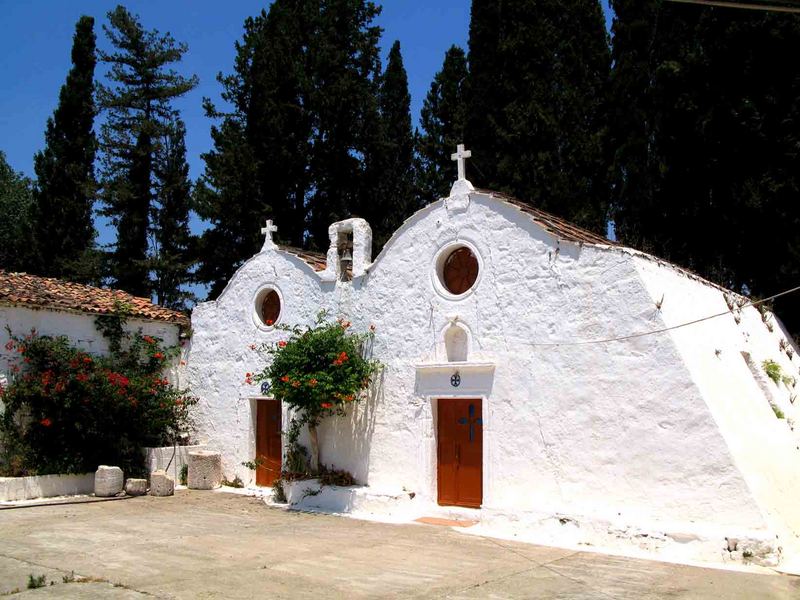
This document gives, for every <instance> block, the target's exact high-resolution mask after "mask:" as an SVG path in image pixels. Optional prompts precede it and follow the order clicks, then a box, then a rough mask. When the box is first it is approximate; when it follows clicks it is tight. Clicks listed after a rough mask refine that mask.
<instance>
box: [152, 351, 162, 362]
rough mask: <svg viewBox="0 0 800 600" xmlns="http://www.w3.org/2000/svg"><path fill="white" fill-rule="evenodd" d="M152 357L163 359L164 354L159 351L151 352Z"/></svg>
mask: <svg viewBox="0 0 800 600" xmlns="http://www.w3.org/2000/svg"><path fill="white" fill-rule="evenodd" d="M153 358H156V359H158V360H163V359H164V355H163V354H162V353H161V352H156V353H155V354H153Z"/></svg>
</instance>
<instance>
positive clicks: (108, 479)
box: [94, 465, 124, 498]
mask: <svg viewBox="0 0 800 600" xmlns="http://www.w3.org/2000/svg"><path fill="white" fill-rule="evenodd" d="M123 483H124V477H123V475H122V469H120V468H119V467H109V466H107V465H100V466H99V467H97V471H96V472H95V474H94V495H95V496H99V497H101V498H110V497H111V496H116V495H117V494H119V493H120V492H121V491H122V484H123Z"/></svg>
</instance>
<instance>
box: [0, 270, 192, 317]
mask: <svg viewBox="0 0 800 600" xmlns="http://www.w3.org/2000/svg"><path fill="white" fill-rule="evenodd" d="M115 301H121V302H124V303H126V304H128V305H130V307H131V316H133V317H137V318H140V319H148V320H152V321H166V322H168V323H175V324H176V325H183V326H188V325H189V318H188V317H187V316H186V315H185V314H183V313H181V312H178V311H175V310H172V309H169V308H164V307H163V306H159V305H158V304H153V303H152V302H151V301H150V300H149V299H147V298H139V297H136V296H133V295H131V294H128V293H127V292H123V291H121V290H110V289H106V288H98V287H92V286H90V285H83V284H80V283H72V282H69V281H62V280H60V279H52V278H50V277H38V276H36V275H28V274H27V273H8V272H6V271H0V304H12V305H22V306H36V307H41V308H49V309H53V310H70V311H79V312H85V313H92V314H107V313H110V312H112V311H113V310H114V303H115Z"/></svg>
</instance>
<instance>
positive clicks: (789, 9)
mask: <svg viewBox="0 0 800 600" xmlns="http://www.w3.org/2000/svg"><path fill="white" fill-rule="evenodd" d="M667 2H679V3H681V4H700V5H702V6H719V7H724V8H744V9H747V10H763V11H771V12H784V13H800V4H797V3H795V2H789V1H788V0H787V2H783V3H775V2H737V1H736V0H731V1H730V2H726V1H725V0H667Z"/></svg>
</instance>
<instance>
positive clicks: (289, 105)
mask: <svg viewBox="0 0 800 600" xmlns="http://www.w3.org/2000/svg"><path fill="white" fill-rule="evenodd" d="M308 10H309V6H308V3H306V4H305V5H304V4H302V3H291V2H284V1H281V0H278V1H277V2H275V3H273V4H272V7H271V8H270V12H269V14H267V13H265V12H264V11H262V12H261V14H260V15H258V16H256V17H254V18H248V19H247V20H246V21H245V26H244V30H245V33H244V37H243V39H242V41H241V42H239V43H237V44H236V52H237V54H236V60H235V63H234V72H233V74H231V75H228V76H223V75H222V74H220V75H218V77H217V79H218V81H220V83H221V84H222V86H223V92H222V99H223V100H224V101H225V102H227V103H228V104H230V105H231V106H232V110H229V111H227V112H225V113H222V112H220V111H218V110H217V109H216V107H215V106H214V104H213V103H212V102H211V101H210V100H208V99H206V100H205V109H206V114H207V116H209V117H210V118H212V119H218V120H221V123H220V125H218V126H217V125H214V126H212V128H211V136H212V139H213V141H214V147H213V149H212V150H211V151H210V152H208V153H206V154H204V155H203V160H204V161H205V163H206V168H205V172H204V175H203V177H202V180H201V182H200V185H199V186H198V188H197V191H196V198H195V205H196V210H197V212H198V214H199V215H200V216H201V217H202V218H204V219H206V220H207V221H210V223H211V227H210V228H209V229H208V230H206V231H205V232H204V233H203V235H202V238H201V240H200V247H201V249H200V256H201V257H202V260H201V262H200V264H199V267H198V278H199V279H200V280H202V281H205V282H208V283H210V284H211V289H210V295H211V296H212V297H213V296H216V295H217V294H219V293H220V292H221V291H222V289H223V288H224V287H225V285H226V284H227V282H228V280H229V279H230V277H231V275H232V274H233V272H234V271H235V269H236V268H237V267H238V266H239V265H240V264H241V263H242V262H243V261H244V260H245V259H247V258H249V257H250V256H252V255H253V254H254V253H256V252H257V251H258V250H259V248H260V247H261V244H262V243H263V236H262V235H261V233H260V229H261V226H262V224H263V222H264V220H265V219H267V218H271V219H273V220H274V221H275V222H276V223H277V224H278V232H277V235H276V236H275V240H276V241H278V242H282V243H288V244H290V245H293V246H302V245H303V243H304V239H305V232H306V219H307V206H306V194H307V190H308V185H309V184H308V179H309V175H308V163H309V154H310V149H309V140H310V136H311V122H310V117H309V111H308V108H307V103H306V100H305V90H304V88H301V83H302V82H303V81H304V77H305V65H304V62H305V61H304V58H303V54H302V53H303V47H304V46H305V45H306V44H307V42H306V37H307V35H308V32H307V31H306V30H305V29H304V28H303V27H302V23H303V21H304V20H306V19H307V18H308V17H307V16H306V15H307V12H308Z"/></svg>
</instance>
